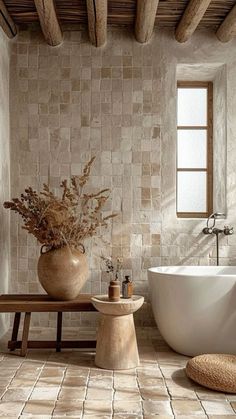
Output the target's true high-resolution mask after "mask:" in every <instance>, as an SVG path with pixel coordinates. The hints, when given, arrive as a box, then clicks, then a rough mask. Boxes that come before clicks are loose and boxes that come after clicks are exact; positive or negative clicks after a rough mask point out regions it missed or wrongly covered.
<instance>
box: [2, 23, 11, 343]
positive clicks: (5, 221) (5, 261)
mask: <svg viewBox="0 0 236 419" xmlns="http://www.w3.org/2000/svg"><path fill="white" fill-rule="evenodd" d="M0 51H1V56H0V179H1V182H0V220H1V223H0V266H1V270H0V294H1V293H6V292H7V291H8V282H9V271H10V222H9V221H10V217H9V214H7V212H6V211H5V210H4V209H3V206H2V204H3V202H4V201H5V200H6V199H8V197H9V193H10V156H9V64H10V51H9V43H8V40H7V38H6V36H5V35H4V33H3V32H2V30H1V28H0ZM7 325H8V317H7V316H5V315H1V316H0V336H1V335H2V334H3V333H4V332H5V330H6V329H7Z"/></svg>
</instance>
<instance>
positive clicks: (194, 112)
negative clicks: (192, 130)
mask: <svg viewBox="0 0 236 419" xmlns="http://www.w3.org/2000/svg"><path fill="white" fill-rule="evenodd" d="M177 113H178V114H177V119H178V125H179V126H181V125H182V126H196V125H197V126H206V125H207V89H204V88H199V89H198V88H195V89H191V88H185V89H183V88H178V112H177Z"/></svg>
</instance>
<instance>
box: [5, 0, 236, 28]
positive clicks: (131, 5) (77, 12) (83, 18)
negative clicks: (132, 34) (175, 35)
mask: <svg viewBox="0 0 236 419" xmlns="http://www.w3.org/2000/svg"><path fill="white" fill-rule="evenodd" d="M188 2H189V1H188V0H160V1H159V4H158V9H157V14H156V21H155V23H156V24H158V26H159V27H162V28H175V27H176V25H177V23H178V22H179V20H180V19H181V16H182V15H183V12H184V10H185V8H186V6H187V4H188ZM54 3H55V7H56V11H57V17H58V20H59V22H60V23H61V24H64V23H66V24H68V23H70V24H78V23H79V24H87V8H86V0H55V2H54ZM235 4H236V1H235V0H213V1H212V2H211V3H210V5H209V7H208V9H207V10H206V12H205V14H204V16H203V18H202V19H201V21H200V23H199V25H198V29H202V28H211V29H213V30H215V29H217V28H218V26H219V25H220V24H221V23H222V22H223V20H224V18H225V17H226V15H227V14H228V12H229V11H230V10H231V9H232V7H233V6H234V5H235ZM5 5H6V7H7V9H8V12H9V14H10V15H11V17H12V18H13V20H14V22H15V23H16V24H18V25H21V24H25V23H33V22H37V21H38V14H37V11H36V7H35V3H34V0H5ZM135 13H136V0H123V1H121V0H109V1H108V20H107V21H108V24H109V25H115V26H122V25H125V26H126V25H133V24H134V22H135Z"/></svg>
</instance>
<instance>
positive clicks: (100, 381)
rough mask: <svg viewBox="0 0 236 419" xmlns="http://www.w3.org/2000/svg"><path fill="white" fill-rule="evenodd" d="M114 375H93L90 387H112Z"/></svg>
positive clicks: (89, 383)
mask: <svg viewBox="0 0 236 419" xmlns="http://www.w3.org/2000/svg"><path fill="white" fill-rule="evenodd" d="M112 386H113V377H106V376H104V377H92V378H90V379H89V382H88V387H89V388H90V387H99V388H112Z"/></svg>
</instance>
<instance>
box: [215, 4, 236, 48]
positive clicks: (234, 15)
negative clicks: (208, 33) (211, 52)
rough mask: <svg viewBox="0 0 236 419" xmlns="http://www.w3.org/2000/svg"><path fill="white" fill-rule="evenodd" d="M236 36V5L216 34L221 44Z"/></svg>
mask: <svg viewBox="0 0 236 419" xmlns="http://www.w3.org/2000/svg"><path fill="white" fill-rule="evenodd" d="M235 35H236V5H235V6H234V7H233V8H232V9H231V10H230V12H229V13H228V14H227V16H226V18H225V20H223V22H222V23H221V25H220V27H219V28H218V30H217V32H216V36H217V38H218V39H219V40H220V41H221V42H228V41H230V40H231V39H232V38H233V37H234V36H235Z"/></svg>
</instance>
